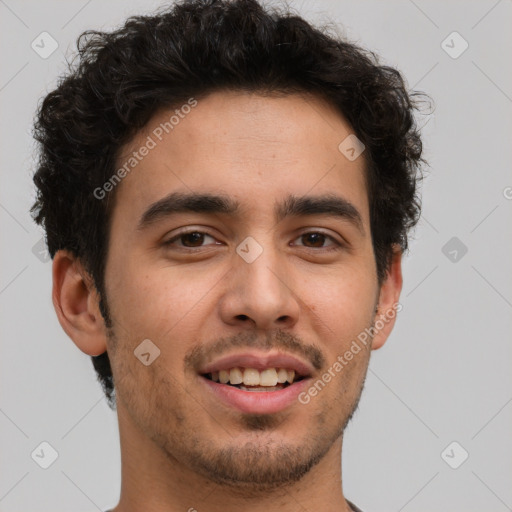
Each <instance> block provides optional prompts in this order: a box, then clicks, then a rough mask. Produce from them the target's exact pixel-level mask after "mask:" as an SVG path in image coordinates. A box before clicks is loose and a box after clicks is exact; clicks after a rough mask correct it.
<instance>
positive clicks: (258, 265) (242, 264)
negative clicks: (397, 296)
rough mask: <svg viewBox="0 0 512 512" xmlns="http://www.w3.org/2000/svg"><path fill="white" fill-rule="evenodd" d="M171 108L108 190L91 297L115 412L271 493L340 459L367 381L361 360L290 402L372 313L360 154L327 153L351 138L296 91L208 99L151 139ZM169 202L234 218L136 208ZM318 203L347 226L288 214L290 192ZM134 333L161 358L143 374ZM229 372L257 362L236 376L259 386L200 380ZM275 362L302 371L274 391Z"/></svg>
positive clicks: (180, 455)
mask: <svg viewBox="0 0 512 512" xmlns="http://www.w3.org/2000/svg"><path fill="white" fill-rule="evenodd" d="M186 111H188V109H186ZM182 112H183V111H182ZM173 114H174V109H173V110H169V111H165V112H160V113H159V114H158V115H157V116H155V117H154V118H153V119H152V120H151V122H150V123H149V125H148V127H147V129H145V130H144V131H143V132H141V133H140V134H139V135H138V136H137V137H136V139H135V140H133V141H132V142H131V143H130V144H129V145H128V146H127V147H125V148H124V150H123V154H122V155H121V157H120V158H119V160H118V167H121V166H122V165H123V164H124V163H125V162H126V160H127V158H128V157H129V156H130V155H131V154H132V152H133V151H137V150H139V148H140V147H142V146H144V145H148V136H150V137H151V138H152V140H153V141H154V142H155V143H156V145H155V147H153V148H152V149H150V150H149V152H148V154H147V156H145V157H144V158H142V159H141V161H140V162H138V163H137V165H136V166H135V167H133V170H131V172H130V173H129V175H128V176H127V177H126V178H125V179H124V180H123V181H122V182H121V183H120V184H119V185H118V187H117V190H116V203H115V208H114V211H113V216H112V224H111V231H110V242H109V252H108V259H107V267H106V295H107V300H108V305H109V308H110V312H111V316H112V321H113V330H112V337H111V339H110V340H109V345H108V350H109V356H110V360H111V365H112V370H113V374H114V379H115V385H116V393H117V403H118V413H119V415H120V417H122V418H123V420H122V421H124V422H129V423H130V429H131V431H132V432H134V431H137V432H138V435H142V436H145V437H147V438H149V439H152V440H153V441H154V442H155V443H156V444H157V446H158V447H159V448H161V450H162V452H163V453H165V455H167V456H168V457H169V458H170V459H171V460H173V461H174V463H175V464H176V463H177V464H179V465H180V467H181V468H182V469H183V471H184V472H186V471H193V472H195V473H199V474H202V475H204V476H206V477H208V478H211V479H213V480H215V481H217V482H219V483H227V484H233V485H242V483H243V482H252V483H253V485H254V484H257V483H259V484H260V485H261V486H262V487H265V486H266V487H267V488H269V487H272V486H274V485H283V483H285V482H290V481H294V480H297V479H298V478H299V477H300V476H302V475H303V474H304V473H305V472H306V471H307V470H308V469H309V468H310V467H312V466H313V465H314V464H315V463H316V462H318V461H319V460H320V459H321V458H322V457H323V456H324V455H326V454H327V453H329V450H333V449H334V448H335V449H338V450H339V448H340V446H341V444H340V440H341V434H342V432H343V428H344V427H345V425H346V423H347V421H348V419H349V417H350V415H351V413H352V412H353V410H354V408H355V407H356V405H357V401H358V399H359V396H360V393H361V389H362V386H363V382H364V377H365V374H366V370H367V365H368V359H369V350H368V349H367V350H362V351H360V352H359V353H358V354H356V355H354V357H353V359H352V360H351V361H350V363H349V364H347V365H346V366H344V368H343V370H341V371H339V372H336V373H335V376H334V377H332V379H330V382H328V383H327V384H326V385H325V386H324V387H322V388H321V390H320V391H319V392H318V394H317V395H316V396H314V397H312V398H311V400H310V401H309V403H307V404H304V403H302V402H301V401H300V400H299V399H298V397H299V394H300V393H301V392H304V391H307V390H308V389H309V388H310V387H311V386H312V385H313V384H314V383H315V382H316V381H317V380H318V379H319V378H321V377H322V375H323V374H324V373H325V372H326V371H327V370H328V369H329V368H330V367H332V365H333V364H334V363H335V362H336V360H337V357H338V356H340V355H343V354H344V353H345V352H346V351H347V350H348V349H349V348H350V345H351V343H352V341H353V340H355V339H356V337H357V335H358V334H359V333H361V332H362V331H364V329H365V328H368V327H369V326H371V325H372V323H373V320H374V312H375V307H376V304H377V299H378V294H379V287H378V284H377V280H376V267H375V261H374V254H373V250H372V243H371V235H370V224H369V205H368V198H367V190H366V186H365V179H364V162H363V157H360V158H357V159H356V160H354V161H350V160H348V159H347V158H346V157H345V156H344V155H343V154H342V153H341V152H340V151H339V150H338V145H339V144H340V142H341V141H342V140H344V139H345V138H346V137H347V136H348V135H349V134H351V133H353V131H352V130H351V128H350V126H349V125H348V124H347V123H346V122H345V121H344V120H343V119H342V118H341V117H340V115H339V114H338V113H337V112H336V111H334V110H333V108H332V107H330V106H328V105H327V104H325V103H324V102H322V101H320V100H318V99H314V98H311V97H309V98H307V100H306V99H305V98H304V97H301V96H299V95H292V96H287V97H280V98H277V97H266V98H265V97H262V96H259V95H248V94H235V93H226V92H224V93H215V94H212V95H210V96H208V97H207V98H205V99H202V100H200V101H199V102H198V104H197V106H195V107H194V108H192V109H191V112H190V113H188V114H187V115H184V116H183V117H184V118H183V119H181V118H180V121H179V123H178V124H175V125H174V127H173V129H172V131H171V130H170V131H169V133H168V134H166V133H165V131H164V132H163V136H161V138H162V140H161V141H160V140H158V138H157V137H156V136H155V135H154V134H155V133H160V132H161V130H160V131H158V130H157V132H154V130H155V129H157V128H158V126H159V125H160V123H165V122H168V121H169V118H170V117H171V116H172V115H173ZM182 115H183V114H182ZM175 121H176V120H174V122H175ZM149 146H153V144H152V143H149ZM178 193H179V194H182V195H187V194H202V195H216V196H222V198H224V199H226V200H228V201H229V202H231V203H238V204H239V209H238V211H236V212H228V211H221V212H219V211H215V212H211V211H210V212H209V211H202V212H201V211H183V212H170V211H169V210H170V209H169V208H168V206H169V205H162V204H161V205H160V208H152V210H151V213H149V214H146V215H144V214H145V213H146V212H147V211H148V210H149V209H150V208H151V207H152V205H154V204H155V203H156V202H158V201H161V200H162V199H164V198H166V197H167V196H169V195H170V194H178ZM327 195H329V196H330V197H331V198H334V197H335V198H341V199H343V200H345V201H346V202H348V203H350V204H351V205H352V206H353V207H354V208H355V210H357V212H358V214H359V216H360V221H361V223H360V225H358V222H357V220H356V219H355V218H354V215H352V216H351V215H349V214H350V211H348V210H347V208H345V210H347V211H348V213H347V214H346V215H335V214H333V213H314V214H311V210H310V211H309V213H308V211H298V210H297V208H295V209H294V208H291V210H292V211H290V208H288V211H286V208H285V207H286V206H287V205H288V206H290V205H292V202H291V201H290V198H295V199H298V198H302V197H304V196H307V197H310V198H311V199H313V200H316V199H318V198H321V197H325V196H327ZM175 197H177V196H175ZM175 204H176V203H175ZM203 204H204V201H203ZM210 204H211V203H210ZM213 204H214V205H217V206H219V202H217V203H215V202H214V203H213ZM197 205H198V203H196V206H197ZM292 206H293V205H292ZM299 206H300V204H299ZM324 206H325V204H324ZM331 206H332V202H331ZM197 209H198V208H197ZM213 209H215V208H213ZM217 209H218V208H217ZM320 211H323V210H320ZM276 212H280V213H281V214H283V215H284V214H286V215H284V216H283V215H281V217H276ZM352 214H353V212H352ZM142 219H145V222H141V220H142ZM186 233H188V234H186ZM194 233H195V234H194ZM180 235H181V236H180ZM247 237H250V238H249V240H246V239H247ZM143 340H151V342H152V344H154V345H155V346H156V347H158V349H159V350H160V355H159V356H158V357H157V358H156V359H155V360H154V361H153V362H152V363H151V364H149V365H148V366H146V365H144V364H142V362H141V361H140V360H139V359H138V358H137V357H135V355H134V350H135V349H137V347H138V346H139V345H140V343H141V342H142V341H143ZM146 343H147V342H146ZM151 350H152V349H150V350H149V352H150V353H151ZM145 357H147V356H145ZM279 357H281V358H280V359H279ZM234 368H238V369H239V370H240V372H241V373H242V375H243V372H244V368H255V369H256V370H261V371H263V370H264V369H267V370H268V371H266V372H261V373H258V372H256V374H255V372H253V371H249V372H247V375H246V377H247V379H250V378H251V376H252V377H254V378H256V379H257V376H258V375H259V377H260V379H263V381H262V383H266V384H269V383H270V384H269V386H270V387H268V389H274V390H273V391H265V390H262V389H261V388H258V390H255V389H256V388H253V387H251V385H250V383H249V381H246V382H245V384H247V385H246V386H245V388H246V389H241V388H239V387H238V388H237V387H235V386H233V385H231V384H224V383H221V382H215V381H214V380H211V379H212V378H214V379H215V378H217V372H219V371H220V370H225V371H228V373H229V375H230V376H232V378H233V380H234V381H235V382H236V381H237V378H238V379H240V377H239V376H240V373H239V371H238V370H234V373H233V372H229V370H230V369H234ZM272 368H275V369H276V371H277V370H279V369H280V368H281V369H284V370H291V369H295V379H297V378H301V377H302V378H301V380H299V381H297V380H295V381H294V383H293V384H289V383H288V384H286V383H285V384H282V383H278V385H277V386H275V387H272V383H275V377H274V372H273V371H272ZM222 375H224V377H225V375H226V373H224V374H221V375H220V377H219V378H222ZM255 375H256V376H255ZM283 375H284V373H283V372H282V371H281V372H280V380H282V377H283ZM286 375H287V377H288V374H286ZM237 376H238V377H237ZM242 378H243V377H242ZM267 379H268V380H267ZM250 382H256V381H250ZM302 396H303V395H302ZM303 401H304V400H303Z"/></svg>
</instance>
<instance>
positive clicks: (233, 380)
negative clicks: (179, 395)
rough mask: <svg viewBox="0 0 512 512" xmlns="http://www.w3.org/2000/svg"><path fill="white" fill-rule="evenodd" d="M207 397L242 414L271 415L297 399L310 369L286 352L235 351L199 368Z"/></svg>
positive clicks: (306, 380) (309, 377)
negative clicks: (241, 352) (246, 352)
mask: <svg viewBox="0 0 512 512" xmlns="http://www.w3.org/2000/svg"><path fill="white" fill-rule="evenodd" d="M198 373H199V377H200V380H201V382H202V383H203V384H204V385H205V388H206V389H207V390H208V391H207V396H209V397H211V398H212V399H213V400H214V401H215V402H218V401H219V400H220V401H221V403H222V404H223V405H224V406H227V407H228V408H231V409H232V408H235V409H237V410H239V411H241V412H244V413H253V414H271V413H276V412H279V411H282V410H284V409H286V408H288V407H290V406H292V405H293V403H294V402H297V401H298V395H299V394H300V392H301V391H303V390H304V389H305V387H306V386H307V385H308V381H310V380H311V376H312V373H313V369H312V368H311V367H310V366H309V365H308V364H307V363H304V362H303V361H301V360H299V359H297V358H295V357H294V356H289V355H285V354H276V353H274V354H272V355H269V354H268V353H267V354H256V353H251V354H234V355H231V356H227V357H224V358H222V359H220V360H218V361H215V362H213V363H210V364H208V365H207V366H205V367H203V368H201V369H200V370H199V372H198Z"/></svg>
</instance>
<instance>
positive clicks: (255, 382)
mask: <svg viewBox="0 0 512 512" xmlns="http://www.w3.org/2000/svg"><path fill="white" fill-rule="evenodd" d="M244 385H246V386H259V385H260V372H259V371H258V370H256V369H255V368H246V369H245V370H244Z"/></svg>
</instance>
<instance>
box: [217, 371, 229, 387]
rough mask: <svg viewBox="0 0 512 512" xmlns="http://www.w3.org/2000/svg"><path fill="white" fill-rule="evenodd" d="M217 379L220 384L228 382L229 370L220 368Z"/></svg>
mask: <svg viewBox="0 0 512 512" xmlns="http://www.w3.org/2000/svg"><path fill="white" fill-rule="evenodd" d="M219 380H220V382H221V384H227V383H228V382H229V372H228V371H226V370H221V371H220V372H219Z"/></svg>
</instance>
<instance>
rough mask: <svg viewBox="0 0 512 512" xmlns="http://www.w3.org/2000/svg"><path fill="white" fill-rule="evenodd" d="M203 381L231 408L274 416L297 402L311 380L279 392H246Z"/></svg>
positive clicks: (210, 381)
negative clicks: (273, 414)
mask: <svg viewBox="0 0 512 512" xmlns="http://www.w3.org/2000/svg"><path fill="white" fill-rule="evenodd" d="M201 380H202V381H203V382H204V383H205V384H206V386H207V388H208V389H209V390H210V391H211V392H212V393H213V394H214V395H215V397H217V398H219V399H220V400H221V401H222V402H224V403H225V404H226V405H228V406H230V407H234V408H235V409H238V410H239V411H241V412H244V413H249V414H272V413H276V412H280V411H282V410H284V409H286V408H287V407H289V406H290V405H292V404H293V403H294V402H297V401H298V396H299V394H300V393H301V391H303V390H304V389H305V388H306V387H307V385H308V382H307V381H308V380H309V379H307V378H304V379H302V380H300V381H298V382H294V383H293V384H290V385H289V386H286V387H285V388H283V389H280V390H278V391H244V390H243V389H238V388H236V387H234V386H230V385H229V384H221V383H220V382H214V381H212V380H210V379H207V378H206V377H202V376H201Z"/></svg>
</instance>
